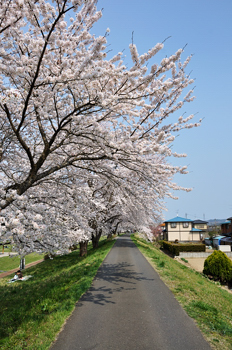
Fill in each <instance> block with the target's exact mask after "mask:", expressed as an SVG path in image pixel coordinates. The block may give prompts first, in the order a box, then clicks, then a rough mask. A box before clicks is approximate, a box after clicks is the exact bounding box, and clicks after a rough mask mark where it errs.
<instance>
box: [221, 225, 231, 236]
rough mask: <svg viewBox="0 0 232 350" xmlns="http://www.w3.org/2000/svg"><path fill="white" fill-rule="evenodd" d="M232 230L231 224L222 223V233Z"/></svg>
mask: <svg viewBox="0 0 232 350" xmlns="http://www.w3.org/2000/svg"><path fill="white" fill-rule="evenodd" d="M231 231H232V230H231V224H229V223H228V224H222V225H221V233H222V234H226V233H230V232H231Z"/></svg>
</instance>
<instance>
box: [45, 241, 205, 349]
mask: <svg viewBox="0 0 232 350" xmlns="http://www.w3.org/2000/svg"><path fill="white" fill-rule="evenodd" d="M64 349H65V350H74V349H75V350H76V349H82V350H210V349H211V348H210V346H209V344H208V343H207V342H206V341H205V340H204V338H203V336H202V334H201V333H200V331H199V330H198V328H197V327H196V325H195V323H194V321H193V320H192V319H191V318H190V317H188V315H187V314H186V313H185V311H184V310H183V309H182V307H181V306H180V305H179V303H178V302H177V301H176V299H175V298H174V296H173V294H172V293H171V291H170V290H169V289H168V288H167V287H166V286H165V284H164V283H163V282H162V281H161V279H160V278H159V275H158V274H157V273H156V271H154V269H153V268H152V267H151V265H150V264H149V263H148V262H147V260H146V259H145V258H144V256H143V255H142V254H141V253H140V251H139V250H138V248H137V247H136V246H135V245H134V243H133V242H132V241H131V239H130V237H129V235H124V236H122V237H119V238H118V239H117V241H116V242H115V245H114V247H113V248H112V250H111V251H110V253H109V254H108V256H107V258H106V259H105V261H104V263H103V264H102V266H101V268H100V269H99V271H98V273H97V276H96V278H95V280H94V282H93V284H92V286H91V288H90V289H89V290H88V292H87V293H86V294H84V295H83V297H82V298H81V299H80V300H79V302H78V303H77V307H76V309H75V310H74V312H73V314H72V315H71V317H70V318H69V319H68V320H67V322H66V324H65V326H64V329H63V331H62V332H61V333H60V334H59V336H58V339H57V341H56V342H55V343H54V345H53V346H52V347H51V350H64Z"/></svg>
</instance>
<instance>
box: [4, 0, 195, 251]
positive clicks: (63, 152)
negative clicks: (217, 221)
mask: <svg viewBox="0 0 232 350" xmlns="http://www.w3.org/2000/svg"><path fill="white" fill-rule="evenodd" d="M2 5H3V6H2V8H1V11H0V36H1V48H0V123H1V124H0V125H1V130H0V142H1V145H0V147H1V150H0V207H1V209H2V215H3V217H4V219H3V220H6V225H5V227H13V226H10V225H15V226H14V229H15V232H16V231H17V230H18V232H20V228H19V227H20V225H23V226H22V227H21V232H22V234H21V237H24V236H25V235H26V233H25V232H27V234H28V232H29V231H30V232H31V235H29V234H28V235H29V236H33V230H34V229H33V227H34V228H35V226H36V224H37V225H38V226H41V225H39V224H38V223H37V221H38V220H39V219H38V218H39V216H36V215H37V214H35V213H36V210H37V209H36V208H37V207H38V206H39V204H41V203H42V204H41V205H42V206H43V205H44V206H45V207H46V208H47V209H45V207H44V209H43V210H42V209H41V210H40V213H38V215H42V216H43V217H45V218H46V219H45V220H43V221H44V222H47V224H46V225H45V224H44V228H43V230H42V231H43V232H42V231H41V229H38V232H39V233H38V235H40V238H38V239H37V241H38V242H42V239H41V237H42V236H41V235H43V237H46V239H47V240H48V241H50V242H51V241H53V242H55V241H56V240H57V242H61V241H62V239H61V238H60V237H62V235H60V234H59V233H58V231H59V230H60V232H63V237H64V232H66V231H67V235H66V236H67V237H71V236H72V233H73V232H76V233H78V232H79V236H80V232H82V233H83V235H85V234H87V236H88V235H89V234H90V235H91V234H93V231H94V230H95V233H96V229H95V228H93V226H96V227H97V230H99V229H101V230H102V229H103V226H104V227H106V226H107V225H108V226H109V224H110V223H111V224H112V225H114V224H115V225H116V222H117V221H118V222H120V220H122V221H123V222H130V221H132V217H131V214H130V215H126V214H125V213H126V212H127V210H126V204H125V201H124V199H125V198H127V201H128V202H127V203H128V208H129V207H131V206H132V205H133V203H136V207H137V210H138V207H139V209H140V210H141V211H142V212H143V213H145V212H146V211H147V213H149V215H150V213H151V212H153V211H154V205H151V203H152V201H154V203H156V208H158V211H160V210H161V208H162V204H160V203H161V202H162V199H163V198H164V197H165V196H173V194H172V190H173V189H181V187H180V186H178V185H176V184H174V183H173V182H172V178H173V176H174V174H175V173H178V172H180V173H186V167H178V166H173V165H171V164H170V163H169V162H168V161H167V159H168V157H171V156H174V157H181V156H185V155H184V154H176V153H175V152H174V151H172V148H171V147H170V146H171V145H172V143H173V142H174V139H175V132H179V131H180V130H181V129H184V128H191V127H193V126H198V125H199V123H191V119H193V117H194V116H193V115H190V116H189V117H186V118H184V117H183V116H182V115H179V114H178V111H179V110H180V109H181V108H182V107H183V105H184V104H185V103H188V102H190V101H192V100H193V98H194V97H192V94H193V90H192V89H191V88H190V85H191V84H192V83H193V80H192V79H191V78H190V76H189V75H188V74H186V73H185V69H186V67H187V65H188V63H189V61H190V59H191V57H188V58H187V59H186V60H185V61H184V62H183V63H181V55H182V53H183V50H182V49H180V50H178V51H177V52H176V53H174V54H173V55H171V56H170V57H167V58H164V59H163V60H162V61H161V62H160V64H153V57H154V56H155V55H156V54H157V53H158V52H159V51H160V50H161V49H162V48H163V44H161V43H158V44H156V45H155V46H154V47H153V48H152V49H150V50H149V51H148V52H147V53H145V54H142V55H139V53H138V51H137V48H136V46H135V44H134V43H133V44H131V45H130V52H131V58H132V62H133V64H132V66H131V67H130V68H129V69H128V68H127V67H126V66H125V65H124V63H123V54H122V53H121V52H119V53H118V54H116V55H115V56H114V57H113V58H109V59H108V58H107V52H106V50H107V49H106V44H107V36H108V33H109V30H108V29H107V30H106V33H105V35H103V36H99V37H96V36H95V35H93V34H91V28H92V27H93V25H94V23H95V22H96V21H98V20H99V19H100V17H101V15H102V13H101V11H98V10H97V8H96V5H97V1H96V0H87V1H81V0H53V1H48V0H15V1H10V0H7V1H2ZM70 16H72V17H70ZM150 62H151V64H150V68H148V67H149V63H150ZM186 89H187V92H186V93H184V90H186ZM171 115H172V116H173V118H172V121H169V119H168V118H169V117H170V116H171ZM175 118H176V119H175ZM173 120H175V121H173ZM80 174H81V175H80ZM89 174H91V175H95V176H97V177H98V178H99V180H98V181H99V183H104V181H105V183H107V184H110V186H111V189H112V188H114V190H112V192H110V193H113V194H114V197H115V203H116V202H117V203H118V204H117V205H118V208H119V203H120V200H119V199H116V198H117V196H122V193H123V196H124V197H123V196H122V198H123V201H122V200H121V203H122V202H123V203H124V206H125V210H124V211H123V213H124V214H123V215H122V216H121V218H120V219H119V217H117V215H116V213H115V214H114V213H113V214H111V212H113V211H114V210H113V208H116V207H117V205H116V204H115V206H113V208H111V207H110V204H109V203H110V201H109V199H108V202H107V196H106V195H103V193H101V191H97V192H96V193H98V196H97V195H96V193H95V195H94V196H93V195H92V197H91V198H92V200H91V201H90V202H91V205H90V202H89V205H88V204H87V203H86V202H88V201H89V198H90V194H89V193H88V191H89V190H90V188H89V186H88V182H87V181H88V177H89ZM78 176H81V179H84V178H85V180H81V181H78V180H76V179H78ZM70 179H71V180H72V181H71V182H73V183H75V181H76V184H75V186H77V187H75V186H74V185H72V186H71V185H70V184H69V181H70ZM82 181H83V182H82ZM68 185H69V186H70V187H69V191H67V192H68V193H65V189H67V187H68ZM107 186H108V185H107ZM117 187H118V188H121V192H120V191H119V192H118V193H117V195H116V196H115V188H117ZM45 188H46V194H47V195H46V196H45ZM77 188H78V189H80V193H81V195H80V194H79V195H76V191H78V190H77ZM125 189H127V191H126V190H125ZM185 190H187V189H185ZM64 193H65V197H64V198H66V204H67V206H66V207H65V204H64V201H63V200H61V197H62V196H63V194H64ZM125 193H126V194H127V195H125ZM129 194H131V196H129ZM132 194H133V196H132ZM96 196H97V197H96ZM45 197H46V201H45V203H44V202H43V200H45V199H44V198H45ZM49 197H50V200H49ZM143 197H144V198H146V199H147V198H149V201H147V200H146V202H145V201H142V200H141V199H142V198H143ZM84 198H85V199H84ZM136 198H137V199H138V200H136ZM78 200H79V203H78ZM93 201H94V203H93ZM97 201H98V203H97ZM104 201H105V204H104V203H103V202H104ZM32 202H33V205H29V204H26V203H32ZM139 202H140V203H142V205H141V204H140V205H139ZM59 203H60V204H59ZM81 203H82V204H81ZM83 203H86V205H85V206H84V204H83ZM129 203H130V205H129ZM58 204H59V205H58ZM107 205H108V207H107ZM143 205H144V206H143ZM94 206H95V209H94ZM48 208H53V209H48ZM55 208H56V209H55ZM71 208H75V210H71ZM96 208H98V209H100V208H101V209H102V211H101V210H97V209H96ZM42 212H43V213H42ZM96 212H98V214H96ZM129 212H130V213H135V212H136V210H129V209H128V212H127V214H128V213H129ZM22 213H23V214H22ZM80 213H82V214H81V215H80ZM91 213H92V214H91ZM93 213H95V214H96V215H95V214H94V215H95V217H94V219H92V217H93V216H94V215H93ZM156 213H157V210H156ZM34 214H35V216H36V217H37V219H38V220H37V221H36V220H34V219H33V215H34ZM103 214H104V215H103ZM108 214H109V216H108ZM21 215H23V216H21ZM25 215H26V216H27V220H28V222H30V224H26V223H25V222H24V221H23V220H24V219H23V217H24V216H25ZM87 215H89V217H88V218H87ZM91 215H92V216H91ZM110 215H113V216H112V218H113V217H114V216H115V220H113V219H112V218H111V216H110ZM69 216H70V218H69ZM103 216H104V218H103ZM132 216H133V215H132ZM19 217H20V218H21V219H20V220H19V221H20V222H21V224H20V225H19V221H17V220H18V218H19ZM65 217H66V220H64V218H65ZM116 217H117V220H116ZM134 217H135V215H134ZM138 217H140V218H141V217H143V215H142V214H140V215H139V216H138ZM144 217H146V218H147V217H148V215H145V214H144ZM96 218H97V222H98V224H97V225H95V223H96ZM110 218H111V219H110ZM126 218H127V219H126ZM7 220H8V221H7ZM11 220H13V221H14V220H16V221H15V222H14V223H13V222H11ZM94 220H95V223H94ZM126 220H128V221H126ZM65 221H66V228H67V229H66V230H64V229H63V227H64V226H65V225H64V222H65ZM100 221H101V222H102V223H101V225H103V226H102V228H101V227H100V226H99V225H100V224H99V223H100ZM122 221H121V222H122ZM4 222H5V221H4ZM17 222H18V224H17ZM23 222H24V224H23ZM33 222H34V223H35V224H33ZM67 222H68V223H70V224H67ZM146 222H147V220H146ZM87 223H88V224H87ZM16 224H17V225H18V226H17V225H16ZM45 226H46V227H45ZM91 226H92V227H91ZM5 227H4V225H3V226H2V228H3V231H4V230H5ZM17 227H18V229H17ZM59 227H60V229H59ZM61 227H62V229H61ZM52 230H55V231H57V232H56V233H55V231H54V235H56V237H57V238H56V239H55V238H54V239H50V238H48V237H49V235H50V237H53V234H52V233H51V231H52ZM91 230H92V231H91ZM4 232H5V231H4ZM71 232H72V233H71ZM85 232H86V233H85ZM88 237H89V236H88ZM15 239H16V238H15ZM32 241H33V242H35V241H36V240H35V239H34V238H33V239H32V240H31V241H30V242H31V243H30V244H29V245H30V246H33V244H34V243H33V244H32ZM48 241H47V243H46V244H45V246H47V247H49V244H50V243H49V242H48ZM71 241H72V239H71ZM44 242H45V239H44ZM62 242H66V246H67V244H70V239H68V238H67V239H64V240H63V241H62ZM19 243H20V242H19ZM23 244H24V245H25V244H26V243H25V242H24V243H22V246H23ZM59 245H61V246H62V244H61V243H59V244H58V243H57V244H55V247H56V248H57V247H58V246H59ZM33 247H34V248H35V246H33Z"/></svg>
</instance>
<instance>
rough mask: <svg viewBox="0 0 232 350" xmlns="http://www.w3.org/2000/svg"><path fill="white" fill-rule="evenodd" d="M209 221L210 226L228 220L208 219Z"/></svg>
mask: <svg viewBox="0 0 232 350" xmlns="http://www.w3.org/2000/svg"><path fill="white" fill-rule="evenodd" d="M206 221H208V226H213V225H221V224H223V222H226V221H227V220H226V219H210V220H206Z"/></svg>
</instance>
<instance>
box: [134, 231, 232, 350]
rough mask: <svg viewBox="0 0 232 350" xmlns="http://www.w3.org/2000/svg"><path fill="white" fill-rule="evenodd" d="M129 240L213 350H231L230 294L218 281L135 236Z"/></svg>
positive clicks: (231, 318)
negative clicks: (192, 320)
mask: <svg viewBox="0 0 232 350" xmlns="http://www.w3.org/2000/svg"><path fill="white" fill-rule="evenodd" d="M132 240H133V241H134V243H135V244H136V245H137V247H138V248H139V249H140V251H141V252H142V253H143V254H144V256H145V257H146V258H147V259H148V261H149V262H150V263H151V265H152V266H153V267H154V269H155V270H156V271H157V272H158V273H159V275H160V277H161V279H162V280H163V281H164V283H165V284H166V285H167V286H168V287H169V289H170V290H171V291H172V292H173V293H174V295H175V297H176V299H177V300H178V301H179V303H180V304H181V305H182V307H183V308H184V309H185V311H186V312H187V313H188V315H189V316H190V317H192V318H193V319H194V320H195V321H196V323H197V325H198V327H199V328H200V330H201V332H202V334H203V335H204V336H205V338H206V339H207V340H208V342H209V343H210V344H211V346H212V348H213V349H217V350H219V349H220V350H231V349H232V294H231V293H230V292H229V291H227V290H225V289H223V288H222V287H221V285H220V284H219V283H218V282H214V281H210V280H209V279H208V278H207V277H206V276H204V275H203V274H201V273H199V272H196V271H195V270H192V269H190V268H188V267H186V266H184V265H183V264H180V263H179V262H178V261H176V260H173V259H172V258H171V257H169V256H168V255H166V254H164V253H163V252H162V251H160V249H159V248H157V247H155V246H154V245H152V244H151V243H149V242H147V241H145V240H143V239H141V238H139V237H138V236H137V235H136V234H135V235H132Z"/></svg>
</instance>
